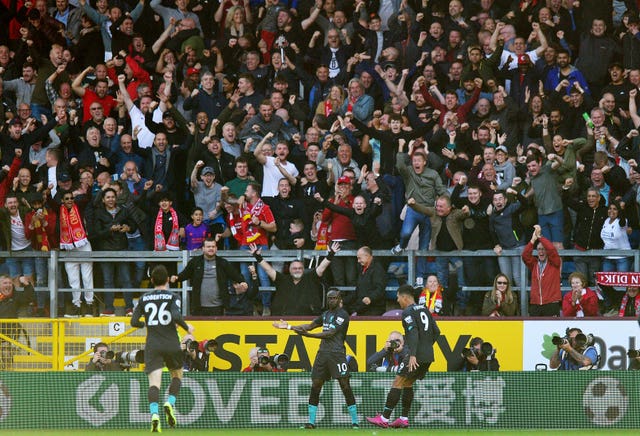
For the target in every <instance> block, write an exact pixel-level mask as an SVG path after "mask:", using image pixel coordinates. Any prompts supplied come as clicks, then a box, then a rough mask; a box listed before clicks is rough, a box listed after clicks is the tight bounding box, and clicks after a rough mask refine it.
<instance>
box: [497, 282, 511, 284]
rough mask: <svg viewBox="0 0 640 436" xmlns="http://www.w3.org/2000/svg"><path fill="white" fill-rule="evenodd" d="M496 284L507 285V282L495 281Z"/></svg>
mask: <svg viewBox="0 0 640 436" xmlns="http://www.w3.org/2000/svg"><path fill="white" fill-rule="evenodd" d="M496 284H497V285H508V284H509V282H496Z"/></svg>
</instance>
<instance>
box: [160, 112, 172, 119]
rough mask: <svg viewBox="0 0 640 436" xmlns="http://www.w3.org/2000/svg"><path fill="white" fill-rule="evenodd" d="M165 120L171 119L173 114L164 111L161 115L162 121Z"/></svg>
mask: <svg viewBox="0 0 640 436" xmlns="http://www.w3.org/2000/svg"><path fill="white" fill-rule="evenodd" d="M165 118H173V114H172V113H171V112H170V111H165V112H164V113H163V114H162V119H163V120H164V119H165Z"/></svg>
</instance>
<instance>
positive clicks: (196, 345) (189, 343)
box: [184, 339, 218, 353]
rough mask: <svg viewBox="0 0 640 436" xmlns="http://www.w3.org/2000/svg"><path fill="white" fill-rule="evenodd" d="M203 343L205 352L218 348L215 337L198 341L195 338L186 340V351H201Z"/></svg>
mask: <svg viewBox="0 0 640 436" xmlns="http://www.w3.org/2000/svg"><path fill="white" fill-rule="evenodd" d="M201 344H202V348H203V351H204V352H205V353H210V352H212V351H215V350H216V348H218V342H217V341H216V340H215V339H205V340H204V341H202V342H198V341H196V340H194V339H187V340H186V341H184V347H185V351H187V352H189V351H196V352H197V351H200V345H201Z"/></svg>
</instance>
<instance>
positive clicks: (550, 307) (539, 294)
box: [522, 225, 562, 316]
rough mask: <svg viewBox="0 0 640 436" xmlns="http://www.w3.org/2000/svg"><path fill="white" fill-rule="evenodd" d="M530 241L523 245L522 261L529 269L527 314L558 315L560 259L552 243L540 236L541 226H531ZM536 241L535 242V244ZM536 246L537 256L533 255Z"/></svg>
mask: <svg viewBox="0 0 640 436" xmlns="http://www.w3.org/2000/svg"><path fill="white" fill-rule="evenodd" d="M533 228H534V231H533V235H532V236H531V241H529V243H528V244H527V245H526V246H525V247H524V251H523V252H522V261H523V262H524V263H525V265H527V268H529V271H531V292H530V297H529V315H531V316H558V314H559V313H560V300H561V299H562V296H561V294H560V273H561V271H562V259H561V258H560V255H559V254H558V250H556V248H555V247H554V246H553V243H552V242H551V241H549V240H548V239H547V238H544V237H543V236H542V228H541V227H540V226H539V225H535V226H533ZM536 242H537V244H536ZM534 246H536V249H537V250H538V256H537V257H534V256H533V247H534Z"/></svg>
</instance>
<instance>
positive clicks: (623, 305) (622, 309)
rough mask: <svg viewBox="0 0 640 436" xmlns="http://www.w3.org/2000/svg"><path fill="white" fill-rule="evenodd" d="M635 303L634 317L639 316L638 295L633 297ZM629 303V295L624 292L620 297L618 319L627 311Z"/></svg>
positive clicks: (639, 296)
mask: <svg viewBox="0 0 640 436" xmlns="http://www.w3.org/2000/svg"><path fill="white" fill-rule="evenodd" d="M634 299H635V301H634V303H635V304H634V305H635V308H636V315H635V316H638V315H640V295H636V296H635V297H634ZM628 302H629V294H627V293H626V292H625V293H624V296H623V297H622V301H621V302H620V310H619V311H618V316H619V317H623V316H624V313H625V312H626V310H627V303H628Z"/></svg>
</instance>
